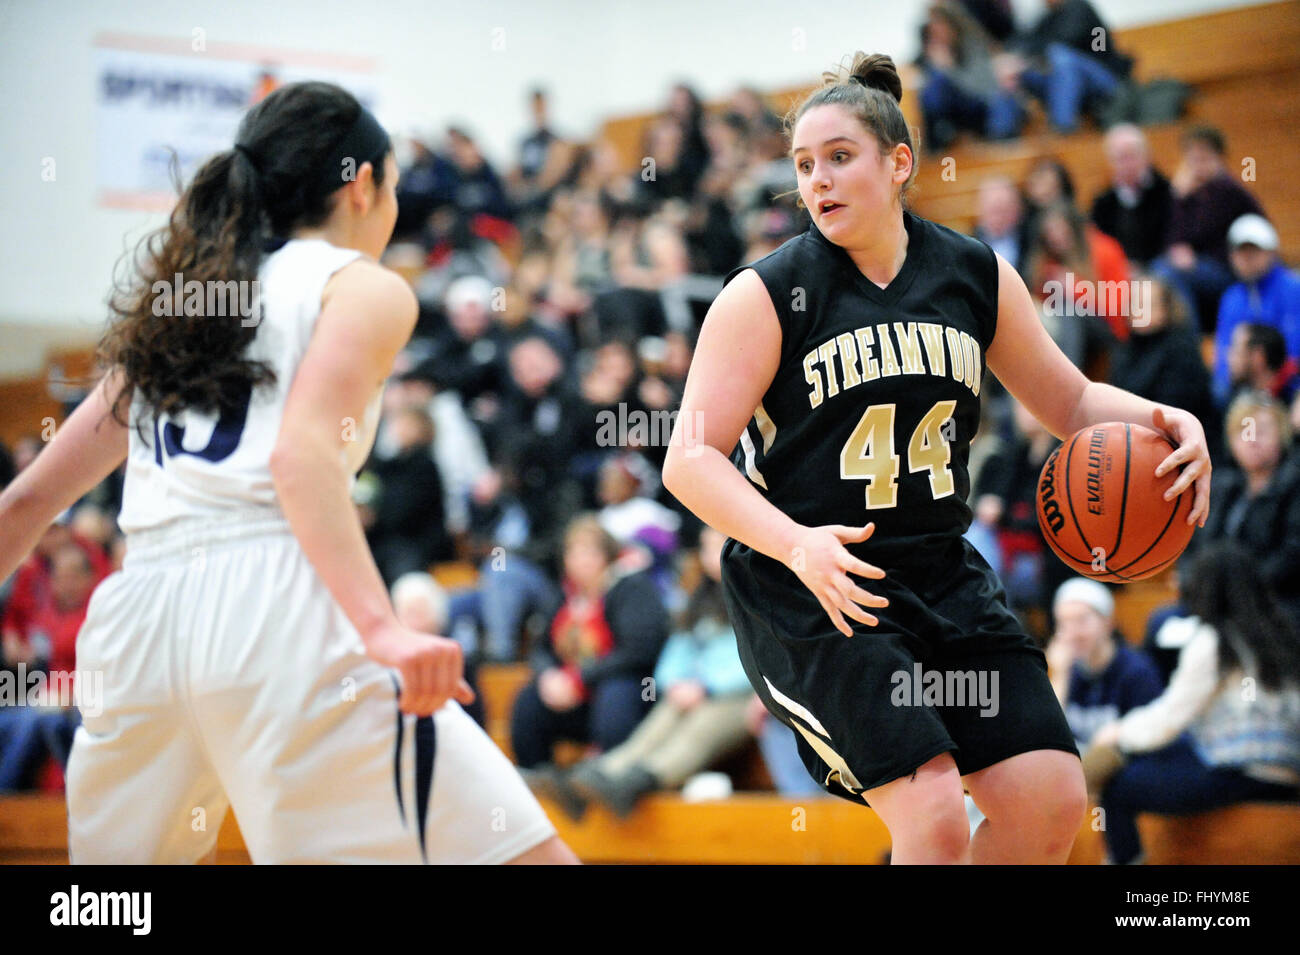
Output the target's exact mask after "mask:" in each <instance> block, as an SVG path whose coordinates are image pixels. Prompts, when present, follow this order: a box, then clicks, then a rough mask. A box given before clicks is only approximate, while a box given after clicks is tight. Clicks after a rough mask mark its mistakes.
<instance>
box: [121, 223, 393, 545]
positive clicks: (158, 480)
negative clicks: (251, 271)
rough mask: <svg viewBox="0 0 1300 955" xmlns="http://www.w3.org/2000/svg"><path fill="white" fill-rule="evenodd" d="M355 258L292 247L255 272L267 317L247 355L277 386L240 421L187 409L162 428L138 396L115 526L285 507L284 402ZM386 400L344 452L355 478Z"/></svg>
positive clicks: (348, 252)
mask: <svg viewBox="0 0 1300 955" xmlns="http://www.w3.org/2000/svg"><path fill="white" fill-rule="evenodd" d="M358 255H360V253H359V252H358V251H357V250H355V249H341V248H338V247H337V246H334V245H331V244H329V243H328V242H326V241H325V240H323V239H293V240H290V241H289V242H287V243H286V244H285V245H283V246H281V247H280V248H279V249H277V250H276V251H275V252H273V253H271V254H270V255H269V256H267V257H266V258H265V259H264V260H263V262H262V266H261V268H260V269H259V271H258V284H259V286H260V297H261V317H260V320H259V322H258V327H257V334H256V335H255V336H254V338H253V340H252V342H251V343H250V344H249V346H248V348H247V350H246V352H245V355H246V356H247V357H248V358H252V359H256V360H259V361H265V362H267V363H268V364H269V365H270V366H271V367H272V368H273V369H274V370H275V374H276V383H275V384H274V385H261V386H258V387H257V388H255V389H253V390H252V392H251V394H250V396H249V400H248V402H247V406H246V408H244V409H242V413H237V414H227V415H225V416H224V417H221V418H218V416H217V415H215V414H205V413H203V412H199V411H195V410H187V411H185V412H183V413H181V414H179V415H177V416H171V415H163V416H161V418H159V419H157V420H155V418H154V415H153V413H152V412H151V411H150V410H148V409H147V408H145V407H144V406H143V402H142V401H141V400H140V396H139V394H138V393H137V394H135V395H134V396H133V398H132V402H131V415H130V422H131V429H130V436H129V438H128V444H129V450H128V452H127V468H126V479H125V484H124V487H123V493H122V512H121V514H120V515H119V517H118V524H119V526H120V527H121V528H122V530H123V532H125V533H127V534H130V533H131V532H133V531H137V530H141V529H143V528H146V527H155V526H157V525H160V524H165V523H167V522H169V521H172V520H175V519H177V518H182V517H212V518H214V519H220V518H221V517H222V516H223V515H224V514H229V513H230V512H231V511H232V509H247V508H250V507H253V508H256V507H259V506H265V507H268V508H278V506H279V505H278V502H277V500H276V496H275V487H274V484H273V482H272V480H271V468H270V462H271V451H272V450H273V449H274V448H275V443H276V439H277V438H278V437H279V434H280V422H281V419H282V418H283V415H284V405H285V400H286V398H287V397H288V395H289V389H290V387H292V385H293V379H294V375H295V374H296V373H297V370H298V365H299V363H300V362H301V361H302V358H303V356H304V355H305V354H306V352H307V345H308V343H309V342H310V341H311V336H312V330H313V329H314V328H315V325H316V319H317V317H318V316H319V315H320V309H321V292H322V291H323V289H324V288H325V283H326V282H327V281H328V280H329V278H330V276H331V275H333V274H334V273H335V272H337V271H338V270H339V269H341V268H343V266H345V265H347V264H348V263H349V262H352V261H353V260H355V259H356V258H357V256H358ZM210 320H211V321H238V320H239V319H238V317H237V316H236V317H233V318H229V319H227V318H213V319H210ZM382 392H383V388H382V387H380V388H377V389H376V391H375V394H374V396H373V397H372V398H371V400H370V402H369V403H368V405H367V407H366V411H365V416H364V420H363V421H360V422H357V423H356V426H355V428H354V429H353V433H352V435H351V437H352V438H353V440H350V441H347V442H346V443H345V444H344V446H343V449H342V451H341V456H342V459H343V461H344V463H345V465H346V467H347V469H348V473H349V475H355V473H356V471H357V470H358V469H359V468H360V467H361V465H362V464H364V463H365V460H366V458H367V457H368V456H369V454H370V448H371V445H372V444H373V443H374V437H375V426H376V424H377V423H378V420H379V405H380V398H381V395H382ZM137 424H138V425H139V427H137ZM142 434H143V438H142V437H141V435H142ZM353 480H355V478H354V479H353Z"/></svg>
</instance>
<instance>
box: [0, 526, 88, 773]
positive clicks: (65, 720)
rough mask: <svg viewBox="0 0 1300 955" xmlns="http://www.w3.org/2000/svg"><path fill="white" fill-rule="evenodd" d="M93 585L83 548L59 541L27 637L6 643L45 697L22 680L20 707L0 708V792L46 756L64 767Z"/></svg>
mask: <svg viewBox="0 0 1300 955" xmlns="http://www.w3.org/2000/svg"><path fill="white" fill-rule="evenodd" d="M95 585H96V571H95V566H94V564H93V563H92V562H91V560H90V557H89V555H88V554H87V553H86V550H85V549H84V548H83V547H81V546H80V545H79V544H77V543H76V542H74V541H72V540H71V539H66V540H64V541H63V542H62V543H60V544H59V545H57V547H56V548H55V550H54V551H53V552H52V553H51V555H50V578H49V594H48V597H47V599H45V600H42V601H41V602H40V603H39V604H38V605H37V607H36V608H35V611H34V613H33V614H32V617H31V619H30V620H29V621H28V627H27V632H26V634H25V635H24V636H22V637H19V638H11V639H7V640H6V641H5V658H6V661H7V663H8V664H9V665H10V666H19V665H21V666H22V667H24V668H25V669H26V673H27V674H28V680H30V678H31V675H32V674H36V673H40V674H43V675H44V677H45V682H44V687H45V690H46V694H45V696H44V698H42V699H33V698H31V696H30V690H31V687H32V685H33V684H31V683H30V682H27V681H24V682H23V683H22V684H21V688H22V693H23V699H22V700H20V701H19V705H16V706H9V707H4V708H3V709H0V714H3V716H2V717H0V792H2V791H6V790H15V789H22V788H25V787H26V786H28V785H30V784H31V783H33V782H35V779H34V776H33V773H34V771H35V770H36V769H38V768H39V765H40V762H41V761H42V760H43V759H44V758H45V757H46V756H47V755H48V756H53V757H54V759H55V761H56V762H57V763H58V764H59V766H60V767H62V766H65V765H66V764H67V761H68V754H69V752H70V751H71V748H72V735H73V733H74V731H75V730H76V728H77V725H78V724H79V723H80V721H81V718H80V712H79V711H78V709H77V707H76V706H75V705H74V702H75V700H74V697H73V691H74V688H75V674H76V668H77V633H78V632H79V631H80V630H81V624H82V622H83V621H84V620H85V618H86V607H87V606H88V604H89V602H90V597H91V594H92V593H93V592H94V589H95ZM88 692H93V687H92V688H91V689H90V690H89V691H88ZM90 702H91V703H93V702H94V701H93V700H92V701H90Z"/></svg>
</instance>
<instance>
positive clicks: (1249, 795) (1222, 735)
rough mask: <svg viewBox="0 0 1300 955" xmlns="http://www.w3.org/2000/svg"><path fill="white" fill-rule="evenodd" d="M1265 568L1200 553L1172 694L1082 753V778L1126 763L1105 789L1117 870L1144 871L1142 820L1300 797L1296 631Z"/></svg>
mask: <svg viewBox="0 0 1300 955" xmlns="http://www.w3.org/2000/svg"><path fill="white" fill-rule="evenodd" d="M1258 564H1259V555H1257V554H1254V553H1252V552H1251V551H1248V550H1246V549H1244V548H1243V547H1241V546H1240V545H1237V544H1234V543H1231V542H1223V543H1216V544H1212V545H1211V546H1209V547H1207V548H1206V549H1205V550H1204V551H1202V552H1201V553H1200V554H1199V555H1198V557H1197V558H1196V565H1195V567H1194V569H1193V573H1192V575H1191V579H1192V580H1195V581H1196V586H1195V587H1194V588H1191V589H1190V591H1189V592H1188V594H1187V596H1186V603H1187V607H1188V610H1190V611H1191V613H1192V614H1193V615H1194V616H1195V617H1196V624H1197V626H1196V631H1195V634H1194V635H1193V636H1192V637H1191V639H1189V640H1188V642H1187V644H1186V645H1185V646H1184V647H1183V649H1182V652H1181V654H1180V655H1179V659H1178V668H1177V669H1176V670H1174V673H1173V676H1172V677H1171V678H1170V681H1169V686H1168V688H1166V690H1165V692H1164V693H1163V694H1161V695H1160V696H1159V697H1157V698H1156V699H1155V700H1152V701H1151V702H1150V703H1148V704H1146V705H1145V706H1141V707H1138V708H1137V709H1134V710H1130V711H1129V712H1128V713H1127V714H1126V715H1125V716H1124V717H1123V718H1122V719H1120V720H1117V721H1116V722H1114V723H1111V724H1109V725H1107V726H1104V727H1102V728H1101V729H1100V730H1098V731H1097V733H1096V735H1095V736H1094V737H1093V742H1092V747H1090V748H1089V750H1088V751H1086V752H1085V753H1084V755H1083V760H1084V766H1085V770H1086V769H1088V768H1089V767H1090V766H1096V765H1100V764H1102V763H1114V762H1121V763H1122V768H1120V769H1119V770H1118V772H1116V773H1115V775H1114V776H1113V777H1112V778H1111V779H1110V780H1109V782H1108V783H1105V784H1104V788H1102V799H1101V806H1102V808H1103V810H1104V811H1105V832H1106V847H1107V852H1108V855H1109V859H1110V861H1111V862H1112V863H1115V864H1128V863H1135V862H1140V861H1142V847H1141V844H1140V841H1139V838H1138V829H1137V817H1138V813H1140V812H1166V813H1188V812H1200V811H1204V810H1208V809H1216V808H1219V807H1221V806H1227V805H1231V804H1233V803H1238V802H1244V801H1247V800H1267V801H1292V800H1295V799H1296V798H1297V797H1298V796H1300V791H1298V790H1297V788H1296V787H1297V786H1300V632H1297V629H1296V625H1295V623H1294V621H1293V619H1292V617H1291V616H1290V615H1289V614H1287V613H1286V612H1285V611H1283V610H1282V609H1281V607H1280V606H1279V605H1278V603H1277V601H1276V600H1275V599H1274V598H1273V595H1272V594H1271V593H1270V591H1269V589H1268V586H1267V584H1266V582H1265V580H1264V578H1263V577H1262V575H1261V574H1260V572H1259V570H1258ZM1107 750H1109V753H1108V752H1107Z"/></svg>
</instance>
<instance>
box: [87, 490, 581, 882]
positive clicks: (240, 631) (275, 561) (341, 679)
mask: <svg viewBox="0 0 1300 955" xmlns="http://www.w3.org/2000/svg"><path fill="white" fill-rule="evenodd" d="M77 668H78V670H79V671H80V672H81V673H83V674H84V673H87V672H94V671H98V672H99V673H100V674H102V684H101V685H102V687H103V694H102V700H101V701H98V702H99V703H100V704H102V705H96V706H93V707H91V706H83V708H82V709H83V722H82V725H81V726H80V728H78V730H77V732H76V737H75V740H74V743H73V748H72V754H71V757H70V760H69V763H68V770H67V788H68V849H69V856H70V858H71V861H73V862H76V863H82V862H88V863H101V862H102V863H109V862H141V863H145V862H148V863H184V862H194V861H196V860H199V859H201V858H202V857H204V856H205V855H206V854H207V853H208V852H209V851H210V850H211V849H212V848H213V846H214V844H215V842H216V838H217V832H218V830H219V829H220V828H221V823H222V819H223V818H224V817H225V814H226V810H227V809H228V808H231V807H233V809H234V811H235V817H236V818H237V819H238V821H239V827H240V829H241V831H242V832H243V836H244V841H245V843H246V845H247V847H248V851H249V854H250V856H251V857H252V859H253V861H254V862H257V863H264V862H271V863H315V862H342V863H378V862H393V863H420V862H429V863H497V862H506V861H508V860H510V859H513V858H515V857H517V856H519V855H521V854H522V853H524V852H526V851H527V850H529V849H531V848H533V847H534V846H536V845H538V844H539V843H541V842H544V841H545V840H547V839H549V838H550V837H551V836H553V835H554V834H555V830H554V828H553V827H552V825H551V823H550V821H549V820H548V819H547V817H546V815H545V813H544V812H543V810H542V808H541V806H540V805H539V804H538V803H537V800H536V799H534V798H533V795H532V793H531V792H529V790H528V788H527V786H526V785H525V784H524V782H523V780H522V779H521V778H520V777H519V774H518V773H516V772H515V770H514V767H513V766H511V765H510V762H509V761H508V760H507V759H506V757H505V755H504V754H503V753H502V752H501V751H500V750H499V749H498V748H497V747H496V745H495V744H493V742H492V741H491V740H490V739H489V738H488V736H487V735H486V734H485V733H484V732H483V731H482V730H481V729H480V728H479V727H478V725H477V724H476V723H475V722H474V721H473V720H472V719H470V718H469V716H467V715H466V713H465V711H464V710H462V709H461V708H460V706H459V705H458V704H457V703H455V702H454V701H452V702H449V703H447V705H446V706H444V707H443V708H442V709H441V710H439V711H438V712H437V713H436V714H434V715H433V716H432V717H425V718H417V717H414V716H408V715H405V714H402V713H401V712H400V711H399V709H398V705H397V699H398V681H397V676H396V673H395V671H392V670H390V669H388V668H386V667H382V666H380V665H379V664H377V663H375V662H374V661H372V660H370V659H369V658H368V657H367V656H366V655H365V652H364V649H363V646H362V641H361V638H360V635H359V634H358V633H357V631H356V629H355V628H354V627H353V626H352V625H351V623H350V622H349V621H348V620H347V618H346V617H345V616H344V614H343V612H342V610H341V609H340V608H339V606H338V604H337V603H336V602H335V601H334V599H333V597H332V596H331V595H330V593H329V591H328V590H327V589H326V587H325V584H324V582H323V581H322V580H321V579H320V577H319V576H318V575H317V573H316V571H315V569H314V568H313V567H312V566H311V563H310V562H309V561H308V560H307V557H306V555H305V554H304V553H303V551H302V548H301V546H300V545H299V543H298V541H297V538H295V537H294V536H293V534H292V532H291V531H290V530H289V525H288V524H287V522H286V521H285V519H284V517H283V515H282V514H280V513H279V512H278V511H274V510H270V511H268V510H266V509H260V510H256V511H248V512H242V511H241V512H232V514H231V516H230V517H229V518H226V519H223V521H222V522H221V523H220V524H216V523H214V522H212V521H211V520H205V521H198V520H197V519H196V520H186V521H183V522H182V523H180V524H175V523H173V524H168V525H165V526H163V527H160V528H156V529H150V530H148V531H143V532H139V533H137V534H133V535H131V536H130V538H129V539H128V542H127V553H126V557H125V559H124V561H123V567H122V569H121V570H120V571H117V572H116V573H114V574H112V575H110V576H109V577H108V578H107V579H105V580H104V581H103V582H102V583H101V584H100V585H99V587H98V588H97V589H96V590H95V593H94V595H93V596H92V598H91V601H90V606H89V608H88V610H87V615H86V620H85V623H84V625H83V626H82V628H81V631H80V633H79V634H78V636H77Z"/></svg>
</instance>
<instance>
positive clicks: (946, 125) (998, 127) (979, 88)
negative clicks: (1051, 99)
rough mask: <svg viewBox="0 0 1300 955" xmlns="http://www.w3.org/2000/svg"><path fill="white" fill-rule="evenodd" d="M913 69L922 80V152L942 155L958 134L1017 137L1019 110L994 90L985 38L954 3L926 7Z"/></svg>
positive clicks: (941, 0)
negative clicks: (914, 68) (928, 151)
mask: <svg viewBox="0 0 1300 955" xmlns="http://www.w3.org/2000/svg"><path fill="white" fill-rule="evenodd" d="M917 66H918V67H920V69H921V71H922V72H923V73H924V76H925V82H924V85H923V86H922V87H921V110H922V112H923V114H924V117H925V136H924V137H922V142H923V143H925V144H926V146H927V148H928V149H930V150H933V151H942V150H944V149H947V148H948V146H949V145H950V144H951V143H952V141H953V140H954V139H955V138H956V137H957V134H958V133H959V132H961V131H963V130H970V131H973V132H975V133H976V134H977V135H979V136H982V137H987V138H988V139H1009V138H1011V137H1013V136H1016V135H1018V134H1019V132H1020V126H1021V123H1022V122H1023V119H1024V110H1023V108H1022V107H1021V105H1020V102H1019V100H1018V99H1017V96H1016V93H1015V92H1014V91H1013V90H1007V89H1004V88H1002V87H1001V86H1000V85H999V84H998V80H997V77H996V76H995V75H994V73H993V54H992V50H991V49H990V46H989V38H988V36H987V35H986V34H985V33H984V29H983V27H981V26H980V25H979V22H978V21H977V20H975V18H974V17H972V16H970V14H969V13H967V11H966V9H965V8H964V7H962V6H961V4H959V3H957V2H955V0H938V2H935V3H933V4H931V6H930V9H929V15H928V17H927V19H926V21H925V24H924V25H923V26H922V28H921V56H920V59H918V60H917Z"/></svg>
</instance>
